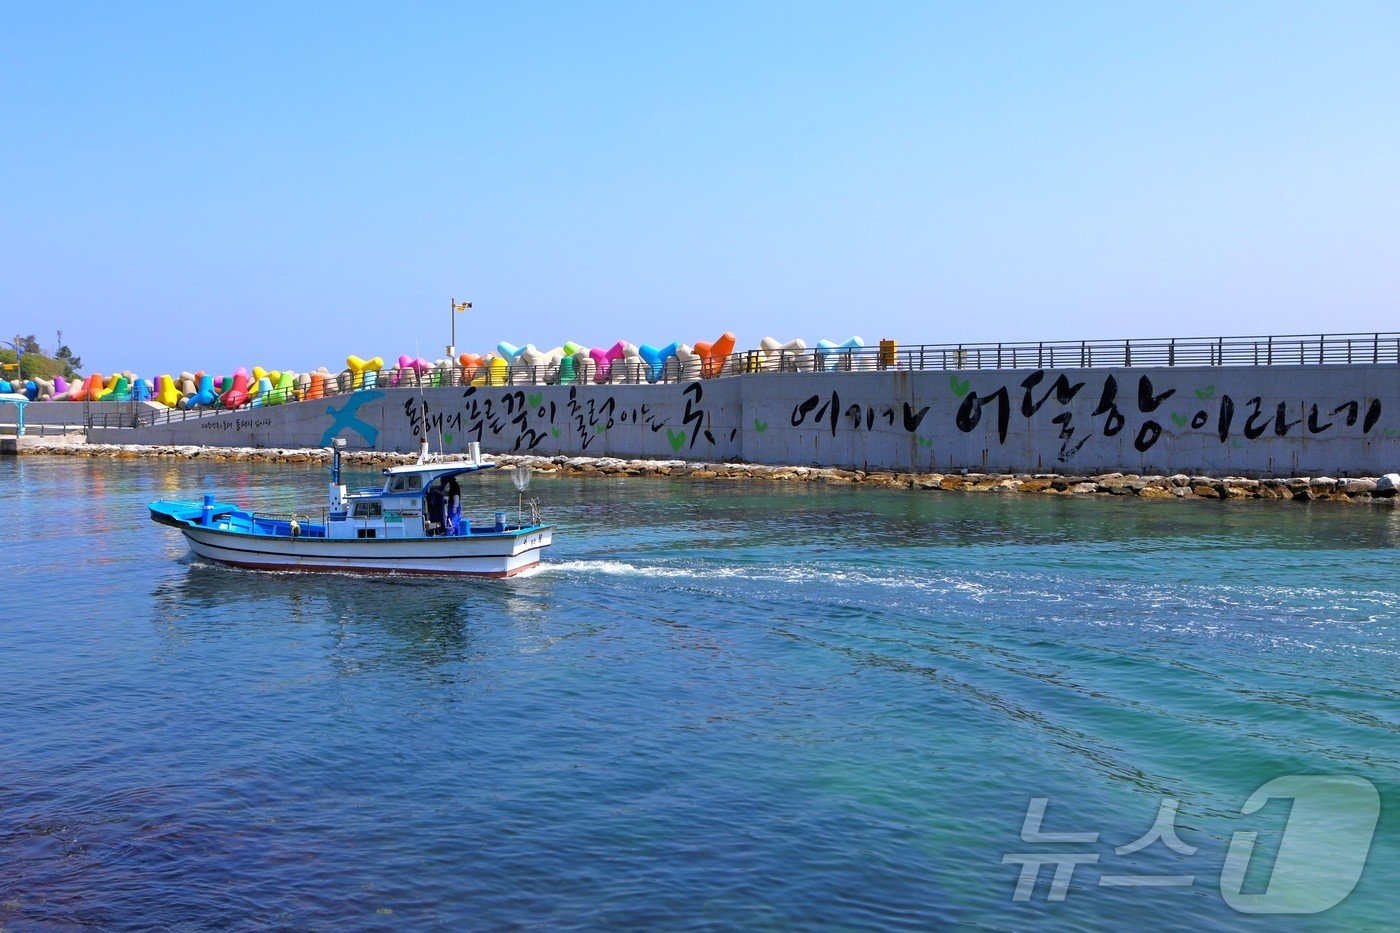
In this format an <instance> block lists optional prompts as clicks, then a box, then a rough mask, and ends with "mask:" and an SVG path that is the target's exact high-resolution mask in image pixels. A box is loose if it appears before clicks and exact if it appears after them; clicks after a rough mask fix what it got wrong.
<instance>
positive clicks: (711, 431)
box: [31, 364, 1400, 477]
mask: <svg viewBox="0 0 1400 933" xmlns="http://www.w3.org/2000/svg"><path fill="white" fill-rule="evenodd" d="M55 404H58V405H64V404H71V403H55ZM36 407H38V406H37V405H36V406H31V410H33V409H34V408H36ZM176 417H177V418H178V415H177V416H176ZM423 433H427V434H428V435H429V437H430V438H431V439H432V443H433V447H434V449H437V447H438V444H439V438H440V439H441V444H442V447H443V449H445V450H448V451H455V450H462V449H465V447H466V445H467V443H468V442H470V441H473V440H478V441H480V442H481V444H482V447H483V449H484V450H486V451H488V452H491V453H517V454H533V455H538V456H555V455H568V456H590V457H626V458H635V457H647V458H658V459H667V460H674V459H682V460H689V461H706V462H714V461H726V460H742V461H745V462H750V463H758V464H792V465H799V466H818V467H836V468H845V469H859V470H896V471H901V472H909V473H934V472H950V471H957V470H975V471H981V472H986V473H1026V474H1035V473H1061V474H1101V473H1108V472H1112V471H1118V472H1123V473H1132V474H1142V475H1149V474H1153V475H1170V474H1174V473H1185V474H1205V475H1214V476H1225V475H1237V476H1254V477H1278V476H1300V475H1309V474H1312V475H1319V474H1327V475H1332V476H1376V475H1381V474H1385V473H1391V472H1394V471H1395V470H1396V468H1397V467H1400V366H1396V365H1393V364H1379V365H1351V366H1347V365H1311V366H1270V367H1245V366H1239V367H1230V366H1227V367H1204V366H1203V367H1171V368H1167V367H1161V368H1144V369H1124V368H1114V369H1109V368H1102V369H1055V370H1026V369H1017V370H985V369H984V370H968V371H922V372H907V371H887V372H858V373H773V374H754V375H746V376H735V377H728V378H722V379H713V380H705V381H698V382H690V383H678V384H668V385H641V386H608V385H604V386H518V387H514V386H497V387H476V388H466V389H463V388H451V389H425V390H422V391H421V392H420V391H419V390H414V389H370V390H365V391H360V392H355V393H352V394H350V395H342V396H336V397H333V398H328V399H323V400H319V401H308V402H300V403H294V404H288V405H282V406H274V407H266V408H257V409H250V410H243V411H235V412H221V413H216V414H207V415H204V416H203V417H198V418H193V417H192V418H189V419H188V420H183V421H181V420H174V421H171V422H170V423H165V424H155V425H151V426H145V427H140V428H121V429H118V428H100V427H94V428H93V429H92V430H90V431H89V439H90V440H91V441H93V442H97V443H118V444H152V445H169V444H175V445H180V444H195V445H201V446H229V447H276V448H292V447H318V446H321V445H324V444H328V443H330V441H331V440H333V439H334V438H336V437H344V438H345V439H346V440H347V442H348V444H349V445H350V446H351V447H364V448H370V449H375V450H382V451H392V450H398V451H407V450H412V449H415V448H416V446H417V442H418V437H419V436H420V435H421V434H423Z"/></svg>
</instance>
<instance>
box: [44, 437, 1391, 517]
mask: <svg viewBox="0 0 1400 933" xmlns="http://www.w3.org/2000/svg"><path fill="white" fill-rule="evenodd" d="M20 452H21V453H23V454H24V455H26V456H30V455H40V454H51V455H61V456H70V457H100V458H107V459H116V460H135V459H164V460H196V459H198V460H210V461H247V462H252V463H327V462H328V461H329V459H330V453H329V451H327V450H324V449H303V448H297V449H292V448H288V449H279V448H263V447H199V446H194V445H184V446H142V445H135V444H76V445H65V444H35V445H31V446H26V447H25V448H23V449H22V450H21V451H20ZM342 456H343V458H344V460H345V462H346V463H347V464H352V465H360V466H366V467H383V466H391V465H395V464H403V463H412V462H414V460H416V459H417V455H416V454H400V453H390V452H383V451H345V452H344V453H343V454H342ZM491 459H493V460H495V461H496V462H498V463H500V464H502V465H506V466H512V465H515V464H526V465H528V466H530V467H532V468H534V469H535V470H537V471H538V472H540V473H543V474H556V475H566V476H600V477H626V476H653V477H655V476H670V477H678V478H689V479H754V480H770V481H774V482H791V483H831V484H859V485H867V486H876V487H888V488H895V489H919V490H928V491H935V492H975V493H993V494H999V495H1006V494H1017V495H1058V496H1136V497H1137V498H1140V499H1222V500H1223V499H1272V500H1278V501H1294V502H1313V501H1331V502H1392V503H1393V502H1395V501H1396V493H1397V491H1400V474H1397V473H1387V474H1385V475H1383V476H1370V477H1332V476H1293V477H1287V478H1275V479H1252V478H1249V477H1244V476H1192V475H1187V474H1185V473H1177V474H1174V475H1172V476H1139V475H1137V474H1133V473H1100V474H1097V475H1094V476H1074V475H1066V474H1059V473H1035V474H1028V473H975V472H956V473H896V472H892V471H888V470H872V471H868V472H867V471H865V470H839V469H828V468H822V467H805V466H770V465H766V464H758V463H697V462H691V461H685V460H624V459H619V458H614V457H563V456H559V457H535V456H528V455H526V456H521V455H513V454H493V455H491Z"/></svg>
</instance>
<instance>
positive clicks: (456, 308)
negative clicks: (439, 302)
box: [447, 298, 472, 360]
mask: <svg viewBox="0 0 1400 933" xmlns="http://www.w3.org/2000/svg"><path fill="white" fill-rule="evenodd" d="M449 304H450V306H451V317H452V342H451V343H449V344H448V345H447V358H448V359H449V360H453V359H456V358H457V314H458V312H460V311H466V310H467V309H468V308H470V307H471V306H472V303H471V302H470V301H462V302H459V301H458V300H457V299H456V298H452V299H449Z"/></svg>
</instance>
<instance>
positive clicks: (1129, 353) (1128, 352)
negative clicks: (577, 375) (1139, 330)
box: [1123, 340, 1133, 368]
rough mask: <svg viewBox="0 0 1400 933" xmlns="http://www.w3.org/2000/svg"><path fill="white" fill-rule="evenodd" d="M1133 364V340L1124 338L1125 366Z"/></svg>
mask: <svg viewBox="0 0 1400 933" xmlns="http://www.w3.org/2000/svg"><path fill="white" fill-rule="evenodd" d="M1132 365H1133V342H1132V341H1131V340H1124V341H1123V366H1124V367H1125V368H1126V367H1130V366H1132Z"/></svg>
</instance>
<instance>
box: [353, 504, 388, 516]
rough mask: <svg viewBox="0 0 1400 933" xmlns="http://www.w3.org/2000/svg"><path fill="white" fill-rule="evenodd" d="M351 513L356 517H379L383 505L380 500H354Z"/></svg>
mask: <svg viewBox="0 0 1400 933" xmlns="http://www.w3.org/2000/svg"><path fill="white" fill-rule="evenodd" d="M353 514H354V516H355V517H356V518H379V517H380V516H381V515H383V514H384V505H383V503H380V502H356V503H355V511H354V513H353Z"/></svg>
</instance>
